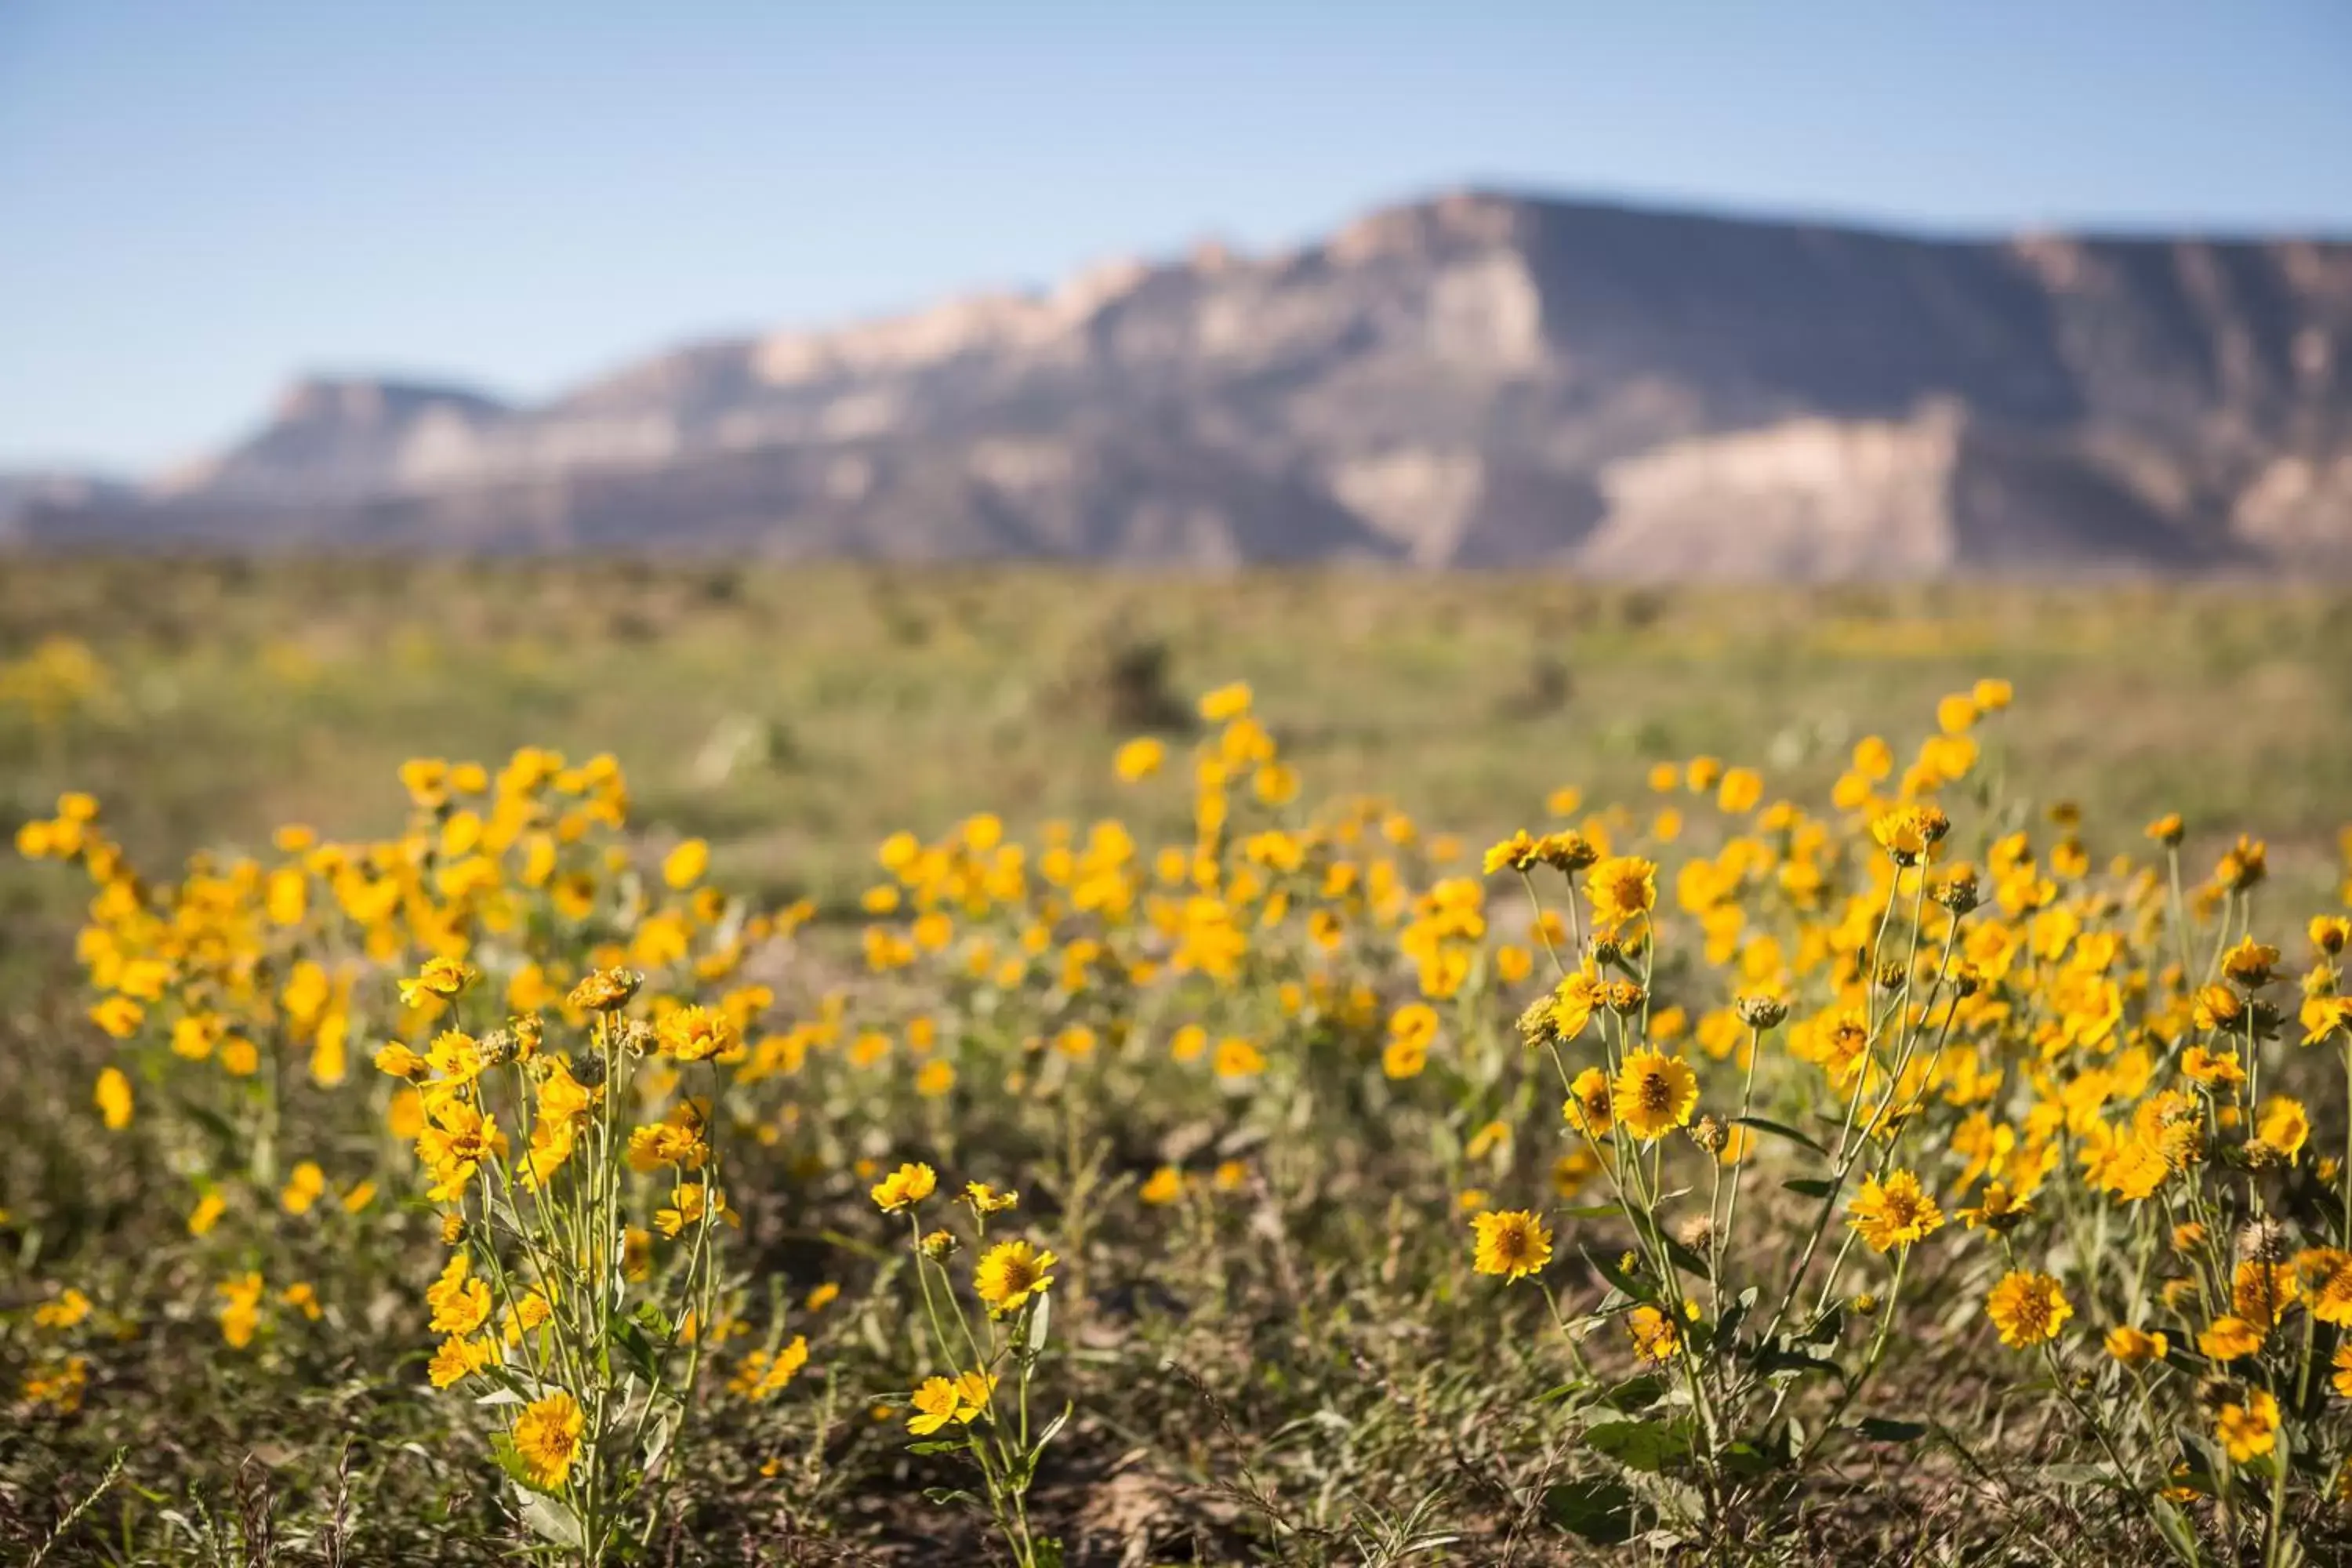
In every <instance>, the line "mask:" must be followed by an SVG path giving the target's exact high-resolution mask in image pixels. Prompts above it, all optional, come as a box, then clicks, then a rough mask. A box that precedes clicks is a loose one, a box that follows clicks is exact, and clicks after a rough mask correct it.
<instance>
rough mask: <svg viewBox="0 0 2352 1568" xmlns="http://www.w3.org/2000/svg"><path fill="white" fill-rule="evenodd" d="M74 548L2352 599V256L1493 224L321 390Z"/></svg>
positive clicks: (52, 483)
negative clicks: (1443, 571)
mask: <svg viewBox="0 0 2352 1568" xmlns="http://www.w3.org/2000/svg"><path fill="white" fill-rule="evenodd" d="M12 531H13V537H14V539H15V540H16V542H18V543H20V544H23V545H29V546H32V547H36V548H73V547H95V546H107V547H119V546H130V547H149V546H183V545H196V544H202V545H207V546H209V545H236V546H244V547H252V548H264V549H279V548H304V549H318V550H341V549H362V550H370V551H389V550H401V551H407V550H424V551H464V552H552V551H570V550H596V551H612V550H628V551H656V552H723V553H729V554H742V555H760V556H771V557H785V558H806V557H817V556H827V557H835V556H846V557H860V558H874V559H887V560H908V561H940V560H956V559H970V558H980V557H1003V556H1031V557H1035V556H1045V557H1071V558H1079V559H1087V560H1099V561H1115V562H1123V563H1138V564H1180V565H1223V564H1231V563H1244V562H1256V561H1309V560H1334V559H1343V560H1344V559H1353V560H1366V561H1392V562H1398V563H1409V564H1414V565H1427V566H1438V565H1475V566H1488V567H1496V566H1513V567H1518V566H1543V567H1552V566H1558V567H1565V568H1570V569H1573V570H1578V571H1582V572H1590V573H1594V574H1608V575H1614V576H1644V577H1661V578H1664V577H1688V576H1705V575H1733V576H1743V577H1756V578H1824V577H1852V576H1889V575H1893V576H1924V575H1935V574H2003V573H2037V574H2039V573H2076V572H2107V571H2147V570H2154V571H2165V572H2180V571H2194V570H2201V569H2209V568H2236V569H2253V570H2281V569H2284V570H2338V569H2344V568H2347V567H2352V243H2342V242H2327V241H2321V240H2316V239H2298V238H2279V239H2248V240H2236V239H2229V240H2224V239H2207V238H2200V237H2179V238H2103V237H2070V236H2063V235H2038V236H2033V237H2017V238H2011V239H2001V240H1989V241H1952V240H1927V239H1919V238H1910V237H1902V236H1898V235H1891V234H1882V233H1873V232H1867V231H1864V230H1860V229H1853V228H1843V227H1835V226H1822V225H1816V224H1806V223H1780V222H1764V221H1754V220H1748V219H1733V218H1726V217H1716V216H1695V215H1690V214H1683V213H1673V212H1662V211H1647V210H1640V209H1634V208H1628V207H1622V206H1612V205H1593V204H1589V203H1579V202H1565V201H1552V200H1541V199H1535V198H1530V197H1522V196H1516V195H1490V194H1477V193H1472V194H1462V195H1449V196H1444V197H1440V198H1438V199H1435V200H1432V201H1427V202H1423V203H1417V204H1414V205H1405V206H1399V207H1395V208H1391V209H1389V210H1385V211H1381V212H1378V213H1375V214H1373V215H1371V216H1368V217H1366V218H1364V219H1362V220H1360V222H1357V223H1355V224H1353V225H1351V226H1349V227H1347V228H1344V229H1342V230H1340V231H1339V232H1338V233H1336V234H1334V235H1332V236H1331V237H1329V238H1328V239H1326V240H1324V241H1322V242H1320V243H1318V244H1313V245H1309V246H1307V247H1302V248H1299V249H1296V250H1291V251H1287V252H1285V253H1282V254H1278V255H1268V256H1243V255H1237V254H1234V253H1233V252H1230V251H1227V250H1224V249H1222V248H1217V247H1203V248H1202V249H1201V250H1199V251H1197V252H1195V253H1194V254H1192V255H1191V256H1189V257H1185V258H1181V259H1172V260H1166V261H1161V262H1153V263H1146V262H1130V263H1120V264H1118V265H1114V266H1109V267H1105V268H1097V269H1095V270H1092V271H1090V272H1087V273H1086V274H1083V275H1081V276H1079V277H1076V278H1074V279H1070V280H1069V281H1068V282H1066V283H1065V284H1063V285H1062V286H1061V287H1059V288H1057V289H1054V290H1053V291H1051V292H1049V293H1045V294H1039V295H1034V296H1032V295H1021V296H1012V295H986V296H976V297H972V298H967V299H961V300H951V301H949V302H948V303H945V304H942V305H940V306H938V307H936V308H934V309H931V310H925V311H921V312H919V313H917V314H914V315H909V316H905V317H900V318H897V319H893V320H886V321H871V322H866V323H862V324H857V325H851V326H846V327H843V328H840V329H838V330H834V331H814V332H785V333H778V334H775V335H772V336H768V337H761V338H751V339H745V340H741V341H737V342H713V343H705V344H700V345H697V346H692V347H688V348H684V349H680V350H678V351H677V352H675V353H669V354H666V355H663V356H661V357H658V358H656V359H652V360H649V361H647V362H646V363H641V364H637V365H633V366H630V367H627V368H625V369H624V370H622V371H620V372H618V373H616V374H613V375H610V376H608V377H605V378H604V379H603V380H600V381H597V382H594V383H592V384H588V385H585V386H583V387H580V388H578V389H577V390H575V391H573V392H572V393H570V394H569V395H565V396H562V397H561V398H558V399H557V400H556V401H554V402H552V403H550V404H547V405H542V406H538V407H510V406H507V405H502V404H500V403H498V402H496V401H494V400H492V399H489V398H487V397H483V396H479V395H475V394H472V393H468V392H467V391H465V390H463V389H459V388H452V387H434V386H415V385H405V384H393V383H383V382H372V381H348V380H347V381H313V382H306V383H302V384H298V385H297V386H296V387H295V388H294V389H293V390H292V391H290V392H289V393H288V394H287V395H285V396H284V397H283V398H282V399H281V401H280V404H279V405H278V409H277V411H276V412H275V414H274V415H273V416H272V417H271V419H270V421H269V422H268V424H267V425H265V426H263V427H262V429H261V430H260V431H258V432H257V434H256V435H254V436H253V437H251V438H250V439H248V440H247V441H246V442H244V443H243V444H241V445H239V446H237V447H234V448H232V449H230V450H228V451H226V452H224V453H221V454H220V455H218V456H217V457H215V458H211V459H208V460H206V461H205V462H203V463H201V464H198V465H195V466H194V467H192V468H188V469H185V470H183V471H180V472H177V473H174V474H172V475H169V476H166V477H164V478H163V479H158V480H155V481H153V482H152V483H149V484H146V485H144V486H142V487H138V488H136V489H115V488H110V487H105V486H85V487H83V488H81V489H79V490H77V489H73V488H72V487H71V486H70V485H69V484H65V483H64V482H63V481H60V480H58V479H54V478H52V479H48V480H47V481H45V483H44V484H43V485H42V486H38V487H31V488H28V489H26V492H25V493H23V494H19V495H16V496H14V497H13V498H12V496H11V493H10V491H9V489H8V488H7V486H6V485H5V481H0V538H8V537H11V536H12Z"/></svg>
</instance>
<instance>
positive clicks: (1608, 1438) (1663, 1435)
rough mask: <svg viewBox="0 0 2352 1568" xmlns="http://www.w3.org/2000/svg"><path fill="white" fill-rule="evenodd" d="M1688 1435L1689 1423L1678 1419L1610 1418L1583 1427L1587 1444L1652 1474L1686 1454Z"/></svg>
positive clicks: (1683, 1457)
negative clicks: (1607, 1420) (1639, 1419)
mask: <svg viewBox="0 0 2352 1568" xmlns="http://www.w3.org/2000/svg"><path fill="white" fill-rule="evenodd" d="M1690 1439H1691V1434H1690V1427H1689V1426H1688V1424H1687V1423H1685V1422H1681V1421H1609V1422H1604V1423H1602V1424H1601V1425H1600V1426H1588V1427H1586V1428H1585V1429H1584V1441H1585V1444H1586V1446H1587V1447H1591V1449H1593V1450H1594V1451H1595V1452H1596V1453H1601V1454H1605V1455H1607V1456H1608V1457H1609V1458H1612V1459H1614V1460H1616V1461H1617V1462H1618V1463H1619V1464H1621V1465H1622V1466H1624V1467H1625V1468H1627V1469H1629V1470H1643V1471H1646V1472H1648V1473H1649V1474H1651V1475H1655V1474H1657V1473H1658V1472H1659V1471H1661V1470H1664V1468H1666V1467H1667V1466H1668V1465H1671V1464H1674V1463H1675V1462H1676V1461H1678V1460H1681V1459H1685V1458H1689V1457H1690V1451H1691V1441H1690Z"/></svg>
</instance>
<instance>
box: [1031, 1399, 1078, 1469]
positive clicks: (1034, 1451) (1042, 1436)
mask: <svg viewBox="0 0 2352 1568" xmlns="http://www.w3.org/2000/svg"><path fill="white" fill-rule="evenodd" d="M1076 1408H1077V1405H1076V1404H1075V1403H1070V1404H1066V1405H1063V1406H1062V1413H1061V1414H1060V1415H1056V1416H1055V1417H1054V1419H1053V1422H1052V1424H1051V1425H1049V1426H1047V1427H1046V1428H1045V1430H1044V1431H1043V1432H1040V1433H1039V1434H1037V1441H1036V1442H1034V1443H1033V1444H1031V1445H1030V1447H1029V1458H1031V1460H1032V1461H1034V1460H1035V1458H1036V1457H1037V1456H1038V1455H1040V1454H1042V1453H1044V1452H1045V1445H1046V1444H1048V1443H1050V1442H1052V1441H1053V1440H1054V1434H1055V1433H1056V1432H1059V1431H1060V1430H1061V1429H1062V1428H1063V1427H1064V1426H1067V1425H1068V1424H1069V1420H1070V1412H1071V1411H1073V1410H1076Z"/></svg>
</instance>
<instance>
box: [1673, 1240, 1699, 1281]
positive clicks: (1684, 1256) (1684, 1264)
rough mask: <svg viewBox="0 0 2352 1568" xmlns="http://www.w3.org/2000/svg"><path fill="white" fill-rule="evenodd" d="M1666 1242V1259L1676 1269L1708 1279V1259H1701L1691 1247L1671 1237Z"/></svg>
mask: <svg viewBox="0 0 2352 1568" xmlns="http://www.w3.org/2000/svg"><path fill="white" fill-rule="evenodd" d="M1664 1240H1665V1244H1666V1259H1667V1261H1668V1262H1670V1263H1672V1264H1673V1265H1674V1266H1675V1268H1679V1269H1681V1270H1682V1271H1683V1272H1684V1273H1685V1274H1693V1275H1696V1276H1697V1277H1698V1278H1699V1279H1706V1277H1707V1272H1706V1258H1702V1257H1700V1256H1699V1255H1698V1254H1697V1253H1696V1252H1694V1251H1692V1250H1691V1249H1690V1248H1689V1247H1685V1246H1684V1245H1683V1244H1682V1243H1681V1242H1679V1241H1676V1240H1675V1238H1674V1237H1671V1236H1669V1237H1665V1238H1664Z"/></svg>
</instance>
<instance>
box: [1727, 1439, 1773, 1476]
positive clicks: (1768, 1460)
mask: <svg viewBox="0 0 2352 1568" xmlns="http://www.w3.org/2000/svg"><path fill="white" fill-rule="evenodd" d="M1780 1464H1781V1459H1780V1455H1778V1454H1772V1453H1768V1452H1766V1451H1765V1450H1764V1449H1762V1448H1759V1447H1757V1446H1756V1445H1755V1444H1753V1443H1750V1442H1747V1441H1745V1440H1742V1441H1740V1442H1737V1443H1734V1444H1732V1445H1731V1446H1730V1447H1727V1448H1726V1449H1724V1451H1723V1468H1724V1469H1725V1471H1726V1472H1727V1473H1728V1474H1730V1475H1734V1476H1737V1477H1738V1478H1739V1479H1741V1480H1753V1479H1756V1478H1757V1477H1758V1476H1762V1475H1769V1474H1770V1473H1771V1472H1772V1471H1774V1470H1777V1469H1779V1468H1780Z"/></svg>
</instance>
